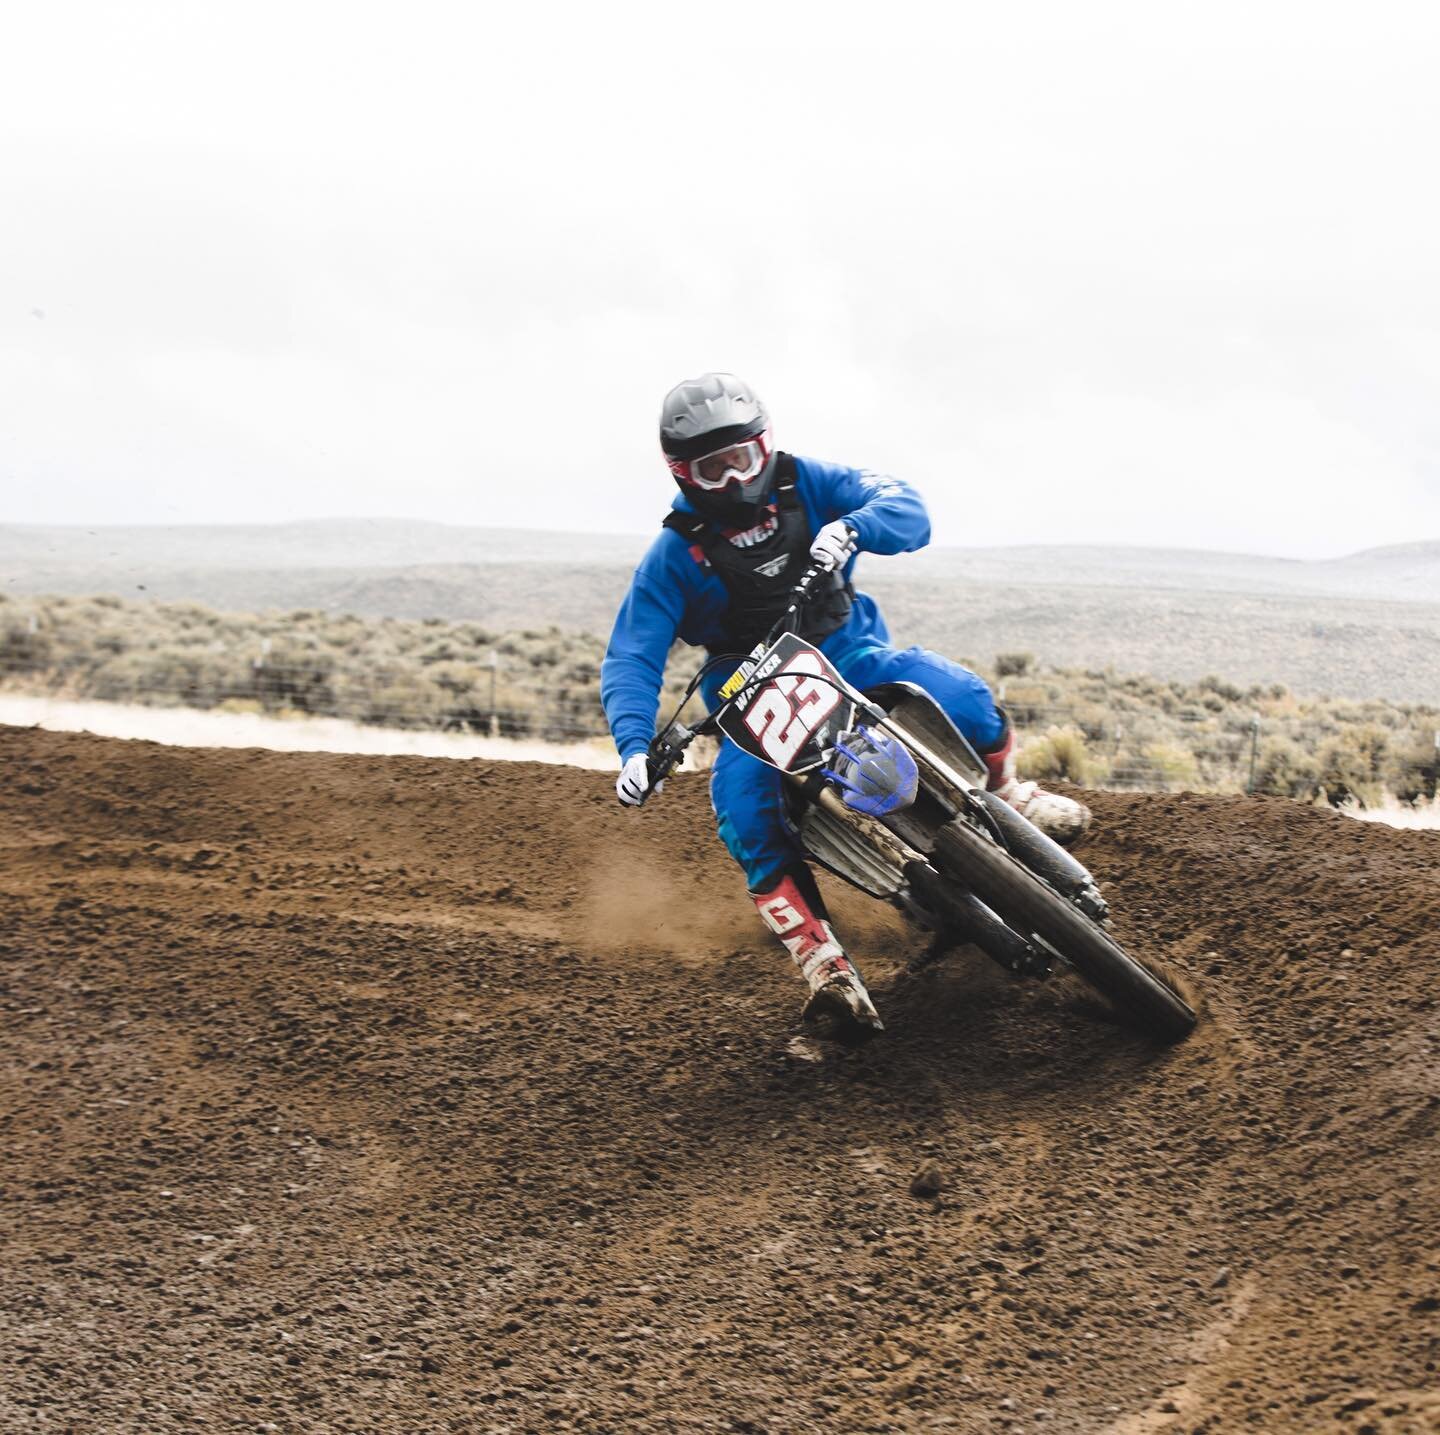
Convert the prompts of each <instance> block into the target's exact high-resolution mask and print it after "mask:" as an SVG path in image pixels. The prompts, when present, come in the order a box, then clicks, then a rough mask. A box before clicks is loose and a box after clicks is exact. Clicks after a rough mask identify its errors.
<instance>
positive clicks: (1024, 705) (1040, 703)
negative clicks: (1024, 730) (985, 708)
mask: <svg viewBox="0 0 1440 1435" xmlns="http://www.w3.org/2000/svg"><path fill="white" fill-rule="evenodd" d="M1049 706H1050V691H1049V689H1048V688H1046V687H1045V686H1044V684H1043V683H1021V684H1018V685H1010V686H1007V687H1006V689H1005V710H1006V712H1008V713H1009V714H1010V716H1011V718H1012V719H1013V720H1014V721H1015V722H1017V723H1019V724H1021V725H1022V726H1025V727H1028V726H1030V725H1031V724H1032V723H1035V722H1039V721H1040V720H1041V718H1043V716H1044V714H1045V709H1046V708H1048V707H1049Z"/></svg>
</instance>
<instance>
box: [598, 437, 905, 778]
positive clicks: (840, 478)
mask: <svg viewBox="0 0 1440 1435" xmlns="http://www.w3.org/2000/svg"><path fill="white" fill-rule="evenodd" d="M795 492H796V494H797V495H798V497H799V499H800V502H801V504H802V505H803V506H804V509H805V516H806V517H807V518H808V519H809V521H810V532H811V533H812V534H815V533H818V532H819V531H820V529H821V528H823V527H824V526H825V524H827V523H833V522H834V521H835V520H836V519H837V518H843V519H844V520H845V521H846V522H847V523H848V524H849V525H850V526H851V527H852V528H853V529H854V530H855V542H856V548H857V551H858V552H862V553H913V552H914V551H915V549H917V548H923V547H924V546H925V545H926V544H927V543H928V542H929V541H930V517H929V515H928V514H927V513H926V512H925V504H924V502H923V500H922V499H921V497H920V495H919V494H918V493H916V491H915V490H914V489H913V488H911V487H910V485H909V484H908V483H902V482H901V481H900V480H899V479H897V478H890V477H888V476H886V475H883V474H877V473H871V472H869V471H868V470H866V469H858V468H844V467H842V466H841V465H840V464H835V463H821V462H819V461H818V460H817V459H813V458H798V457H797V458H796V459H795ZM673 506H674V507H675V508H678V509H682V510H684V511H687V512H688V511H690V510H691V504H690V502H689V501H688V500H687V499H686V498H685V497H684V496H683V495H677V497H676V499H675V503H674V505H673ZM854 568H855V559H854V558H851V559H850V561H849V562H848V563H847V564H846V565H845V576H846V578H849V577H850V576H851V575H852V573H853V571H854ZM729 601H730V600H729V594H728V593H727V592H726V589H725V585H724V583H723V582H721V580H720V578H719V577H718V576H717V575H716V574H715V573H714V572H713V571H712V570H711V569H710V568H709V566H708V565H703V564H701V563H698V562H696V560H695V558H694V557H693V556H692V554H691V552H690V547H689V544H687V543H686V541H685V539H684V537H683V536H682V535H681V534H679V533H677V532H676V531H675V530H674V529H672V528H666V529H662V530H661V532H660V536H659V537H658V538H656V540H655V541H654V543H652V544H651V545H650V549H649V551H648V552H647V553H646V554H645V556H644V557H643V558H642V559H641V560H640V565H639V567H638V568H636V570H635V576H634V578H632V579H631V580H630V591H629V592H628V593H626V595H625V601H624V602H623V603H622V604H621V605H620V611H619V613H618V614H616V617H615V627H614V630H613V631H612V632H611V634H610V646H609V647H608V648H607V649H606V652H605V661H604V662H603V663H602V664H601V667H600V701H601V702H602V703H603V704H604V706H605V717H606V720H607V721H608V722H609V724H610V733H611V736H612V737H614V739H615V746H616V747H617V748H618V749H619V750H620V756H621V757H622V758H629V757H632V756H633V755H634V754H635V753H637V752H644V751H645V749H646V748H647V747H648V746H649V743H650V739H651V738H652V737H654V735H655V715H656V711H657V709H658V707H659V705H660V687H661V683H662V682H663V680H664V676H665V659H666V658H667V657H668V656H669V653H670V648H671V645H672V644H673V643H674V642H675V639H676V638H679V639H680V640H681V641H682V642H686V643H689V644H691V645H692V646H695V647H702V648H705V649H707V650H709V651H712V652H713V651H717V648H716V646H715V645H719V646H718V651H722V652H723V651H724V650H725V648H724V639H723V635H722V632H721V616H722V615H723V614H724V612H725V609H726V606H727V605H728V603H729ZM889 641H890V634H889V631H888V630H887V629H886V627H885V620H884V618H882V617H881V616H880V609H879V608H878V607H877V606H876V603H875V600H874V599H873V598H871V597H870V596H869V595H868V594H866V593H857V594H856V595H855V605H854V607H853V608H852V609H851V610H850V617H849V619H848V620H847V621H846V623H845V625H844V626H843V627H842V628H839V629H837V630H836V631H835V632H834V633H831V634H830V636H829V637H828V638H826V639H825V640H824V641H823V642H822V643H820V644H819V647H820V649H821V651H823V652H824V653H825V654H826V655H827V656H828V657H829V658H830V659H831V660H832V661H834V662H836V663H837V664H838V663H840V662H841V661H842V660H843V658H844V656H845V655H846V654H848V653H851V652H854V651H856V650H857V649H860V648H864V647H874V646H885V645H886V644H888V643H889ZM728 676H729V674H728V673H721V672H717V673H715V674H714V675H713V676H712V677H711V679H710V680H709V681H707V682H706V683H705V684H704V686H703V687H702V688H701V693H702V695H703V696H704V699H705V702H706V704H707V706H709V707H711V708H713V707H714V706H715V705H716V702H717V701H718V689H719V685H720V684H721V683H722V682H724V680H725V678H726V677H728Z"/></svg>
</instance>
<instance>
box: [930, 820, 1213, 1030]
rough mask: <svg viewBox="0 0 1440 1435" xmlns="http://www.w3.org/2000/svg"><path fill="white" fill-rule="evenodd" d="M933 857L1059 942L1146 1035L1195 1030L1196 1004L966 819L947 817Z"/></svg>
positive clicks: (1005, 913) (1018, 920) (1014, 917)
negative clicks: (1194, 1007) (950, 818)
mask: <svg viewBox="0 0 1440 1435" xmlns="http://www.w3.org/2000/svg"><path fill="white" fill-rule="evenodd" d="M934 860H935V862H936V865H938V866H939V867H940V868H941V870H942V871H944V872H945V873H947V874H948V875H950V876H953V877H954V878H956V879H957V880H958V881H960V882H963V883H964V884H965V885H966V886H967V887H969V888H970V890H971V891H972V892H974V893H975V895H976V896H977V897H979V898H980V900H981V901H982V902H984V903H985V904H986V905H987V906H989V907H993V908H994V909H995V911H997V912H998V913H999V914H1000V915H1001V916H1002V917H1003V918H1004V919H1005V921H1006V922H1007V923H1009V924H1010V925H1011V926H1013V927H1014V928H1015V930H1016V931H1018V932H1020V933H1021V934H1029V933H1032V932H1033V933H1034V934H1035V935H1036V936H1038V937H1040V938H1042V939H1043V940H1044V941H1046V942H1048V943H1049V944H1050V946H1052V947H1054V948H1055V950H1056V951H1057V952H1059V953H1060V954H1061V955H1062V956H1063V957H1065V959H1066V960H1067V961H1068V962H1069V963H1070V964H1071V965H1072V966H1073V967H1074V968H1075V970H1076V971H1077V972H1079V974H1080V975H1081V976H1082V977H1083V978H1084V979H1085V981H1087V982H1088V983H1089V984H1090V985H1091V986H1092V987H1094V988H1095V990H1096V991H1098V992H1099V993H1100V995H1101V996H1103V997H1104V998H1105V999H1106V1000H1107V1001H1108V1002H1109V1003H1110V1004H1111V1005H1112V1006H1114V1007H1115V1008H1116V1010H1117V1011H1118V1012H1119V1014H1120V1015H1121V1017H1122V1018H1123V1019H1124V1020H1125V1022H1126V1024H1127V1025H1128V1026H1129V1027H1130V1028H1131V1029H1132V1030H1133V1031H1135V1032H1137V1033H1138V1034H1139V1035H1141V1036H1143V1037H1146V1038H1147V1039H1149V1040H1151V1041H1155V1042H1159V1043H1161V1044H1163V1045H1166V1046H1168V1045H1172V1044H1173V1043H1175V1042H1178V1041H1183V1040H1184V1039H1185V1038H1186V1037H1187V1036H1189V1035H1190V1033H1191V1032H1192V1031H1194V1030H1195V1023H1196V1016H1195V1012H1194V1010H1193V1008H1191V1006H1190V1005H1189V1003H1188V1002H1186V1000H1185V999H1184V997H1182V996H1181V994H1180V993H1179V992H1178V991H1176V990H1175V988H1174V987H1173V986H1172V985H1171V984H1170V982H1168V981H1167V980H1166V979H1165V978H1164V977H1163V976H1161V975H1160V974H1159V973H1158V972H1155V971H1152V970H1151V969H1150V968H1149V967H1148V966H1146V965H1145V963H1143V962H1141V961H1140V960H1138V959H1137V958H1135V957H1132V956H1131V955H1130V954H1129V953H1128V952H1126V951H1125V949H1124V948H1123V947H1122V946H1121V945H1120V944H1119V943H1118V942H1117V941H1116V940H1115V939H1114V938H1113V937H1112V936H1111V935H1110V934H1109V933H1108V932H1106V931H1105V929H1104V928H1103V927H1101V926H1100V925H1099V923H1097V922H1094V921H1092V920H1091V919H1090V918H1089V917H1087V916H1086V915H1085V914H1084V913H1083V912H1082V911H1080V909H1079V908H1078V907H1075V906H1074V905H1072V904H1071V903H1070V902H1068V901H1066V900H1065V898H1064V897H1062V896H1061V895H1060V894H1059V893H1058V892H1056V891H1055V889H1054V888H1053V887H1050V886H1048V885H1047V884H1046V883H1044V882H1042V881H1041V880H1040V878H1038V877H1037V876H1035V874H1034V873H1033V872H1031V871H1029V870H1028V869H1027V868H1025V867H1023V866H1021V865H1020V863H1019V862H1017V861H1016V860H1015V859H1014V858H1013V857H1011V856H1010V855H1009V853H1007V852H1006V851H1005V850H1004V849H1003V848H1001V847H1000V846H999V845H998V844H997V843H995V842H994V841H993V840H992V839H991V838H989V837H987V836H986V835H985V834H984V833H982V832H980V831H978V830H977V829H976V828H974V827H971V826H970V825H969V824H968V823H967V822H965V821H963V820H961V819H959V818H957V819H955V820H954V821H952V822H947V823H946V824H945V826H944V827H942V828H941V829H940V831H939V832H938V833H937V834H936V843H935V853H934Z"/></svg>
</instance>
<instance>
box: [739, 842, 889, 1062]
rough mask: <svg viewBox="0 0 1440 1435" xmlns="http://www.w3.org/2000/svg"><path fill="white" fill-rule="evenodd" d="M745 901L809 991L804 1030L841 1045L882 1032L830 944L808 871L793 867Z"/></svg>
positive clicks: (855, 977)
mask: <svg viewBox="0 0 1440 1435" xmlns="http://www.w3.org/2000/svg"><path fill="white" fill-rule="evenodd" d="M750 895H751V897H753V898H754V900H755V906H756V909H757V910H758V911H759V913H760V917H761V920H762V921H763V922H764V923H765V925H766V926H767V927H769V928H770V930H771V931H772V932H774V933H775V935H776V936H777V937H779V938H780V940H781V942H782V943H783V944H784V946H785V950H786V951H788V952H789V953H790V955H791V957H792V958H793V959H794V962H795V965H796V966H797V967H799V968H800V975H801V976H802V977H804V978H805V982H806V984H807V985H808V986H809V988H810V997H809V1000H808V1001H807V1002H806V1003H805V1010H804V1012H803V1013H802V1014H801V1021H802V1022H803V1023H804V1025H805V1026H807V1027H810V1028H812V1029H814V1030H816V1031H817V1032H820V1033H822V1034H825V1035H831V1036H835V1037H837V1038H838V1039H840V1040H842V1041H855V1040H862V1039H864V1038H865V1037H868V1036H872V1035H874V1033H875V1032H877V1031H883V1030H884V1026H883V1024H882V1023H881V1021H880V1016H879V1013H877V1012H876V1010H875V1007H874V1004H873V1003H872V1002H871V1000H870V994H869V992H867V991H866V990H865V982H864V980H863V979H862V977H861V976H860V973H859V971H858V970H857V969H856V967H855V964H854V962H852V961H851V960H850V958H849V957H847V956H846V955H845V950H844V948H843V947H841V945H840V943H839V942H838V941H836V940H835V933H834V932H833V931H832V930H831V927H830V921H829V918H828V916H827V914H826V912H825V903H824V901H823V899H822V898H821V896H820V889H819V887H817V886H816V884H815V878H814V876H813V874H812V873H811V871H810V869H809V868H808V867H806V866H805V865H804V864H803V863H797V864H796V865H795V866H794V867H791V868H789V869H788V870H787V871H786V872H785V874H784V875H783V876H782V877H781V878H780V880H779V882H778V883H776V884H775V885H774V886H773V887H770V888H768V889H767V890H766V891H764V892H752V893H751V894H750Z"/></svg>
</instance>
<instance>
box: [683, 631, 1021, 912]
mask: <svg viewBox="0 0 1440 1435" xmlns="http://www.w3.org/2000/svg"><path fill="white" fill-rule="evenodd" d="M831 661H832V662H834V663H835V666H836V667H837V668H838V669H839V670H840V676H841V677H843V678H844V679H845V681H846V682H848V683H849V684H850V685H851V687H854V688H858V689H860V690H861V691H864V689H866V688H873V687H878V686H879V685H880V684H881V683H914V684H915V686H916V687H920V688H924V689H925V691H926V692H927V693H929V694H930V696H931V697H933V698H934V699H935V701H936V702H938V703H939V704H940V706H941V707H942V708H943V709H944V710H945V714H946V716H947V717H948V718H949V719H950V721H951V722H953V723H954V724H955V726H956V727H958V728H959V729H960V731H961V732H962V733H964V734H965V736H966V737H967V738H968V739H969V740H970V743H971V744H972V746H974V747H975V748H977V749H979V750H981V751H983V750H984V749H986V748H993V747H994V746H995V745H996V744H997V743H998V742H999V741H1000V739H1001V737H1002V736H1003V735H1004V731H1005V719H1004V717H1003V716H1002V715H1001V713H1000V709H999V708H997V707H996V706H995V698H994V696H993V695H992V693H991V692H990V689H989V688H988V687H987V686H986V685H985V682H984V680H983V679H981V678H978V677H976V676H975V674H974V673H972V672H971V671H970V669H969V668H962V667H961V666H960V664H959V663H952V662H951V661H950V659H949V658H942V657H941V656H940V654H939V653H932V652H929V651H928V650H927V649H925V648H906V649H904V650H903V651H900V650H897V649H895V648H880V647H868V648H857V649H856V650H855V651H854V652H851V653H847V654H845V655H844V656H843V657H842V658H840V659H839V660H838V661H837V660H836V659H833V658H832V659H831ZM783 782H784V778H783V777H781V775H780V773H779V772H777V771H776V770H775V768H773V767H768V766H766V764H765V763H763V762H761V761H760V759H759V758H758V757H751V756H750V754H749V753H748V752H743V751H742V750H741V749H740V748H738V747H736V746H735V744H734V743H733V742H726V743H724V744H723V745H722V746H721V748H720V755H719V757H717V758H716V760H715V768H714V771H713V772H712V773H711V775H710V803H711V806H713V807H714V809H715V817H716V819H717V821H718V822H719V824H720V838H721V840H722V841H723V842H724V843H725V846H726V847H728V848H729V849H730V855H731V856H732V857H733V858H734V859H735V860H736V861H737V862H738V863H739V864H740V865H741V866H742V867H743V868H744V869H745V881H746V885H747V886H748V887H749V888H750V890H751V891H752V892H766V891H768V890H769V889H770V888H771V887H773V886H774V885H775V883H776V882H777V881H778V880H779V878H780V874H781V873H782V872H783V871H784V870H785V868H787V867H789V866H790V865H791V864H792V863H794V862H797V861H799V860H801V857H800V849H799V847H798V846H797V845H796V843H795V839H794V838H793V837H792V836H791V835H790V831H789V829H788V827H787V826H786V824H785V820H784V817H783V804H782V801H781V791H782V783H783Z"/></svg>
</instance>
